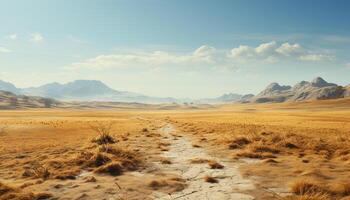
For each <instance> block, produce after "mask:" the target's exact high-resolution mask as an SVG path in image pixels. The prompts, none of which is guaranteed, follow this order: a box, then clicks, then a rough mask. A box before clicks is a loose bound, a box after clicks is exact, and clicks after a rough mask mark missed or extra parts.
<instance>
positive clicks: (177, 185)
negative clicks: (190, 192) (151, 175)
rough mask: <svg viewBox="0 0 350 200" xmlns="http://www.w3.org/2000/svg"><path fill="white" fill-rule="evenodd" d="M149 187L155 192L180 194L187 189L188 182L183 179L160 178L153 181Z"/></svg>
mask: <svg viewBox="0 0 350 200" xmlns="http://www.w3.org/2000/svg"><path fill="white" fill-rule="evenodd" d="M148 186H149V187H151V188H152V189H153V190H162V191H167V192H168V193H173V192H178V191H181V190H183V189H185V187H186V182H185V180H184V179H182V178H178V177H173V178H159V179H156V180H151V181H150V182H149V183H148Z"/></svg>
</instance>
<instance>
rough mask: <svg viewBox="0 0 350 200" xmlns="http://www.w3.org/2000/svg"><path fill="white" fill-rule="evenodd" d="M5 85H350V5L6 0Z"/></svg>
mask: <svg viewBox="0 0 350 200" xmlns="http://www.w3.org/2000/svg"><path fill="white" fill-rule="evenodd" d="M0 2H1V4H2V6H1V7H0V24H1V28H0V69H1V70H0V80H4V81H7V82H11V83H13V84H15V85H16V86H17V87H21V88H23V87H31V86H39V85H42V84H46V83H51V82H59V83H66V82H69V81H73V80H77V79H88V80H100V81H102V82H104V83H106V84H107V85H108V86H109V87H111V88H113V89H116V90H122V91H131V92H137V93H142V94H145V95H149V96H159V97H168V96H170V97H176V98H185V97H186V98H206V97H217V96H220V95H222V94H224V93H229V92H232V93H239V94H247V93H253V94H257V93H258V92H260V91H261V90H262V89H264V88H265V87H266V86H267V85H268V84H269V83H271V82H278V83H280V84H281V85H294V84H295V83H297V82H299V81H301V80H306V81H311V80H312V79H313V78H315V77H317V76H320V77H322V78H324V79H325V80H326V81H328V82H332V83H336V84H340V85H347V84H350V79H349V77H350V58H349V55H348V52H349V50H350V45H349V44H350V36H349V35H350V26H349V22H348V20H349V19H350V13H349V12H348V10H349V8H350V2H349V1H345V0H338V1H335V2H333V1H327V0H320V1H317V3H316V2H314V1H307V2H305V1H301V0H298V1H283V2H282V1H273V0H269V1H264V2H262V1H254V4H253V3H252V2H247V1H228V0H227V1H218V2H213V1H210V2H209V1H199V0H190V1H161V0H151V1H123V0H117V1H112V0H104V1H97V0H92V1H89V2H87V1H83V0H77V1H74V2H72V1H55V0H34V1H30V2H29V1H19V0H15V1H11V2H9V1H0Z"/></svg>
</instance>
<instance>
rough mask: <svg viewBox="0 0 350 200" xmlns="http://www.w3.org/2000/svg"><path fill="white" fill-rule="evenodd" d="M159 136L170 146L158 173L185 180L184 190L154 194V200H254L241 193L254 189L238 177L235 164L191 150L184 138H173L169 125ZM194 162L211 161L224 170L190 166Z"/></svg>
mask: <svg viewBox="0 0 350 200" xmlns="http://www.w3.org/2000/svg"><path fill="white" fill-rule="evenodd" d="M161 132H162V135H163V137H164V138H165V139H164V142H168V143H170V146H169V147H170V149H169V151H166V152H164V154H163V156H164V157H165V158H167V159H169V160H170V161H171V164H164V165H162V166H161V167H162V170H164V171H167V172H172V173H174V174H177V175H179V176H181V177H182V178H184V179H186V182H187V184H188V187H187V188H186V189H184V190H183V191H181V192H177V193H173V194H171V195H169V194H164V193H161V192H155V193H154V194H153V196H154V197H155V199H164V200H165V199H208V200H212V199H220V200H224V199H240V200H251V199H254V197H252V196H250V195H248V194H245V193H244V192H245V191H247V190H252V189H254V185H253V183H252V182H251V181H250V180H248V179H244V178H243V177H242V176H241V175H240V173H239V170H238V167H239V166H238V164H235V163H233V162H229V161H226V160H223V159H220V158H216V157H212V156H210V155H209V154H208V153H207V152H206V151H205V150H204V149H202V148H196V147H193V146H192V144H191V142H190V141H189V140H188V139H186V137H185V136H183V135H181V136H180V135H179V136H178V135H176V134H175V132H176V130H175V129H174V127H173V126H172V125H170V124H168V125H166V126H164V127H163V128H162V129H161ZM195 158H203V159H209V160H215V161H217V162H218V163H220V164H222V165H224V168H223V169H211V168H210V167H209V165H208V164H207V163H201V164H193V163H190V160H191V159H195ZM205 176H212V177H215V178H216V179H217V180H218V183H208V182H205V181H204V177H205Z"/></svg>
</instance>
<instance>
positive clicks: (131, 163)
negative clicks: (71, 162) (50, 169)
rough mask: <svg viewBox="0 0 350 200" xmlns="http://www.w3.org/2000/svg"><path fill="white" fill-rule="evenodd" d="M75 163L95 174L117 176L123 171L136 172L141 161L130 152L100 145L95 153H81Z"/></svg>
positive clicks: (136, 155)
mask: <svg viewBox="0 0 350 200" xmlns="http://www.w3.org/2000/svg"><path fill="white" fill-rule="evenodd" d="M75 163H76V164H78V165H80V166H81V167H82V168H83V169H84V168H87V169H88V170H94V172H95V173H105V174H110V175H113V176H118V175H121V174H122V172H123V171H130V170H136V169H137V168H138V166H139V165H140V164H141V159H140V158H139V155H138V154H136V153H135V152H132V151H130V150H126V149H121V148H118V147H113V146H110V145H102V146H99V147H98V149H97V150H96V151H84V152H82V153H81V154H80V155H79V156H78V157H77V158H76V159H75Z"/></svg>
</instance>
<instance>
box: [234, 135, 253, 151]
mask: <svg viewBox="0 0 350 200" xmlns="http://www.w3.org/2000/svg"><path fill="white" fill-rule="evenodd" d="M249 143H251V138H248V137H247V136H238V137H236V138H234V139H233V140H232V141H231V142H230V145H229V148H230V149H239V148H242V147H244V146H245V145H247V144H249Z"/></svg>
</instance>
